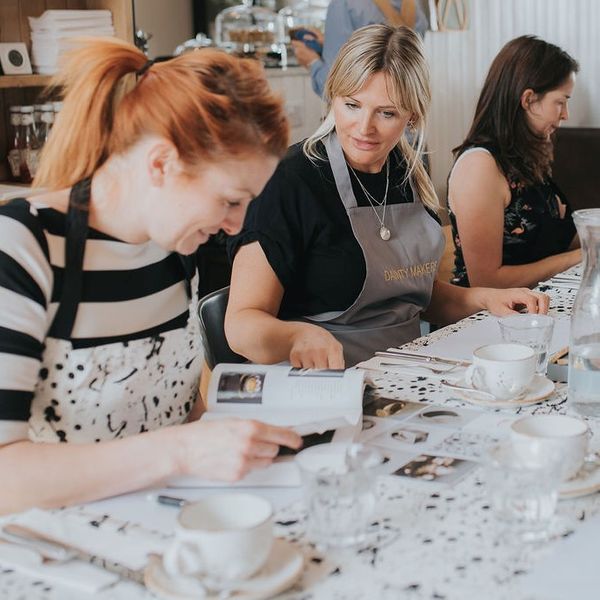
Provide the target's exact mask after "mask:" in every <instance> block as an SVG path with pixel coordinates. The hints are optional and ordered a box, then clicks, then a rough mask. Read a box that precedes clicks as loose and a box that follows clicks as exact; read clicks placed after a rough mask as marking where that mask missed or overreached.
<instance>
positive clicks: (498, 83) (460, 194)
mask: <svg viewBox="0 0 600 600" xmlns="http://www.w3.org/2000/svg"><path fill="white" fill-rule="evenodd" d="M578 69H579V66H578V64H577V62H576V61H575V60H574V59H573V58H572V57H571V56H569V55H568V54H567V53H566V52H565V51H564V50H561V49H560V48H558V47H557V46H554V45H553V44H549V43H547V42H545V41H543V40H540V39H538V38H536V37H533V36H522V37H519V38H516V39H514V40H512V41H510V42H509V43H508V44H506V45H505V46H504V47H503V48H502V50H500V52H499V53H498V55H497V56H496V58H495V59H494V61H493V63H492V65H491V67H490V70H489V73H488V75H487V78H486V80H485V83H484V85H483V89H482V91H481V95H480V97H479V101H478V103H477V108H476V110H475V118H474V120H473V124H472V125H471V130H470V131H469V133H468V135H467V137H466V139H465V140H464V142H463V143H462V144H461V145H460V146H458V147H457V148H455V149H454V155H455V159H456V160H455V163H454V167H453V169H452V171H451V173H450V177H449V181H448V207H449V210H450V220H451V223H452V228H453V234H454V243H455V247H456V251H455V265H454V279H453V283H456V284H458V285H463V286H469V285H471V286H491V287H514V286H530V287H531V286H535V285H536V284H537V283H538V282H539V281H543V280H544V279H547V278H549V277H551V276H553V275H555V274H556V273H559V272H560V271H564V270H565V269H568V268H569V267H571V266H573V265H575V264H577V263H578V262H579V261H580V260H581V251H580V250H579V248H578V246H579V243H578V239H577V237H576V232H575V226H574V225H573V220H572V218H571V209H570V207H569V203H568V201H567V199H566V198H565V196H564V195H563V194H562V192H561V191H560V190H559V189H558V187H557V186H556V184H555V183H554V182H553V181H552V178H551V164H552V159H553V142H552V134H553V133H554V132H555V131H556V129H557V128H558V127H559V126H560V124H561V122H562V121H565V120H567V118H568V116H569V111H568V102H569V99H570V97H571V95H572V93H573V87H574V85H575V74H576V73H577V71H578Z"/></svg>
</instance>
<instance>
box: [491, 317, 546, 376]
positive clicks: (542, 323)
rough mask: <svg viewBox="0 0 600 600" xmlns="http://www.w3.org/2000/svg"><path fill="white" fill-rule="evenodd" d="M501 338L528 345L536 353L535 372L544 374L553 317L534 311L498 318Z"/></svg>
mask: <svg viewBox="0 0 600 600" xmlns="http://www.w3.org/2000/svg"><path fill="white" fill-rule="evenodd" d="M498 325H499V326H500V334H501V335H502V340H503V341H505V342H511V343H515V344H524V345H525V346H529V347H530V348H531V349H532V350H534V351H535V352H536V354H537V366H536V373H538V374H539V375H545V374H546V369H547V367H548V346H549V345H550V340H551V339H552V332H553V331H554V319H553V318H552V317H549V316H548V315H538V314H534V313H527V314H519V315H510V316H508V317H503V318H501V319H498Z"/></svg>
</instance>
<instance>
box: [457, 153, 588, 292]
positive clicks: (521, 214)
mask: <svg viewBox="0 0 600 600" xmlns="http://www.w3.org/2000/svg"><path fill="white" fill-rule="evenodd" d="M482 150H487V151H488V152H490V154H493V153H492V152H491V151H490V149H488V148H485V149H484V148H482ZM455 164H456V163H455ZM508 184H509V186H510V191H511V199H510V203H509V204H508V206H507V207H506V208H505V209H504V233H503V241H502V264H503V265H522V264H526V263H530V262H536V261H538V260H541V259H543V258H546V257H547V256H552V255H554V254H560V253H561V252H565V251H566V250H567V249H568V248H569V245H570V244H571V241H572V240H573V237H574V236H575V233H576V230H575V224H574V223H573V217H572V210H571V207H570V205H569V202H568V200H567V199H566V197H565V195H564V194H563V193H562V192H561V191H560V189H559V188H558V186H557V185H556V184H555V183H554V181H552V179H551V178H550V177H548V178H546V179H545V180H544V181H543V182H542V183H538V184H535V185H524V184H523V183H522V182H520V181H518V180H517V179H514V178H509V179H508ZM448 213H449V217H450V224H451V226H452V238H453V240H454V271H453V277H452V280H451V281H452V283H454V284H455V285H461V286H464V287H468V286H469V277H468V274H467V268H466V265H465V261H464V258H463V253H462V249H461V245H460V236H459V235H458V227H457V225H456V217H455V215H454V213H453V212H452V211H451V210H450V208H448Z"/></svg>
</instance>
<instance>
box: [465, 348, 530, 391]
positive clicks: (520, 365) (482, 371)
mask: <svg viewBox="0 0 600 600" xmlns="http://www.w3.org/2000/svg"><path fill="white" fill-rule="evenodd" d="M536 358H537V357H536V354H535V352H534V351H533V350H532V349H531V348H528V347H527V346H523V345H522V344H488V345H487V346H480V347H479V348H477V350H475V351H474V352H473V364H472V365H471V366H470V367H469V368H468V369H467V371H466V373H465V381H466V382H467V384H468V385H469V386H471V387H472V388H474V389H477V390H482V391H484V392H489V393H490V394H493V395H494V396H495V397H496V398H497V399H498V400H513V399H516V398H519V397H521V396H523V395H525V394H526V393H527V390H528V388H529V385H530V383H531V381H532V379H533V376H534V375H535V367H536Z"/></svg>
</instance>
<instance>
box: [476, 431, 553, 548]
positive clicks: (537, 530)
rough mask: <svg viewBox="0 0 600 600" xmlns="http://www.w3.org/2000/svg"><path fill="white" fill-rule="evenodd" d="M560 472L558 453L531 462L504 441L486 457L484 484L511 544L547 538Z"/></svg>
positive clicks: (516, 448) (548, 454) (550, 527)
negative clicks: (485, 483) (485, 482)
mask: <svg viewBox="0 0 600 600" xmlns="http://www.w3.org/2000/svg"><path fill="white" fill-rule="evenodd" d="M562 474H563V471H562V469H561V461H560V455H559V453H558V452H555V453H553V452H548V453H547V454H546V455H544V456H543V457H539V458H538V459H536V460H531V458H530V456H529V454H523V453H520V452H519V449H518V447H517V446H515V445H513V444H512V443H511V442H510V441H505V442H503V443H501V444H499V445H497V446H494V447H493V448H491V450H490V451H489V453H488V456H487V463H486V475H487V476H486V481H487V486H488V490H489V495H490V500H491V504H492V508H493V510H494V513H495V515H496V517H497V518H498V521H499V522H500V523H501V524H502V525H503V526H504V530H505V531H504V533H506V534H507V536H508V538H509V539H510V540H512V541H515V542H519V541H523V542H530V541H532V542H535V541H543V540H545V539H548V537H550V533H551V529H552V522H553V517H554V512H555V509H556V502H557V497H558V493H557V490H558V487H559V485H560V482H561V476H562Z"/></svg>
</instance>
